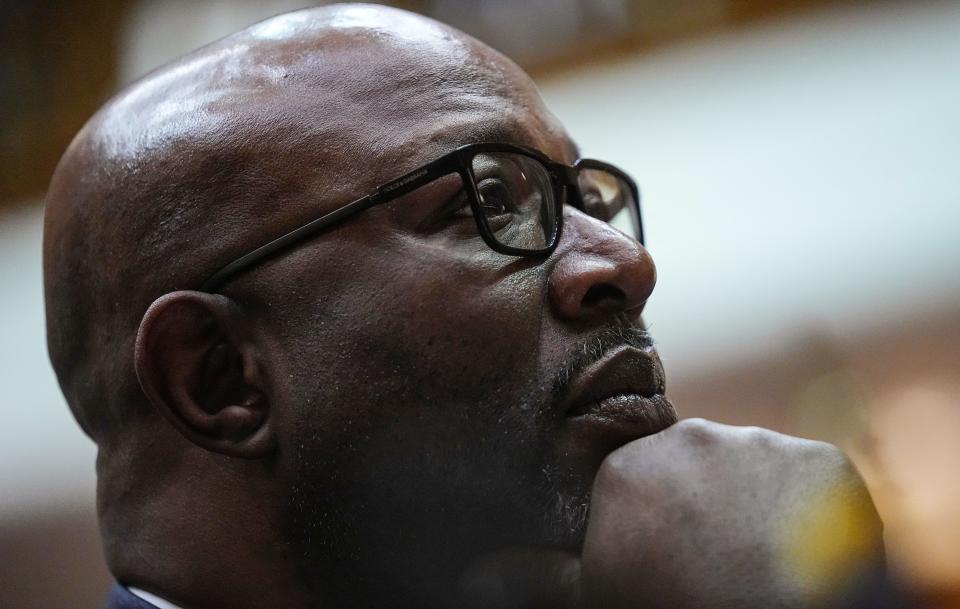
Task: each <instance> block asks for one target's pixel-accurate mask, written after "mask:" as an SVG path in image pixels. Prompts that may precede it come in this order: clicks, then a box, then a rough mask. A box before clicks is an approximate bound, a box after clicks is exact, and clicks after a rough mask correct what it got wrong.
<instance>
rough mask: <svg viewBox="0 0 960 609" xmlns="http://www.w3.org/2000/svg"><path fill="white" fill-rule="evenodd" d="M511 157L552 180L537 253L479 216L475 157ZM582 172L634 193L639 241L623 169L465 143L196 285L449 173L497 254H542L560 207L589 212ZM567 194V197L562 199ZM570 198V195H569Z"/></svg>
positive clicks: (217, 282) (212, 282) (211, 287)
mask: <svg viewBox="0 0 960 609" xmlns="http://www.w3.org/2000/svg"><path fill="white" fill-rule="evenodd" d="M490 152H493V153H496V152H501V153H510V154H520V155H525V156H528V157H530V158H532V159H534V160H536V161H538V162H539V163H541V164H542V165H543V166H544V167H546V169H547V171H548V174H549V175H550V181H551V184H552V186H553V190H554V193H553V194H554V201H555V204H556V210H555V215H554V217H555V218H556V220H555V222H556V226H555V230H554V231H553V239H552V241H551V242H550V243H549V244H547V246H546V247H543V248H539V249H523V248H515V247H510V246H508V245H504V244H502V243H500V242H499V241H497V239H496V237H494V235H493V232H492V231H491V230H490V228H489V226H488V225H487V219H486V217H485V215H484V214H483V211H482V209H481V202H480V193H479V190H478V189H477V183H476V179H475V177H474V174H473V165H472V161H473V158H474V157H475V156H476V155H477V154H480V153H490ZM581 169H597V170H601V171H606V172H608V173H610V174H613V175H614V176H616V177H618V178H620V179H622V180H623V181H624V182H625V183H626V184H627V185H628V186H629V187H630V189H631V191H632V195H633V205H634V206H635V209H634V213H635V217H636V220H637V231H638V232H637V238H638V240H639V241H640V243H641V244H642V243H643V220H642V219H641V216H640V191H639V188H638V187H637V183H636V182H634V180H633V178H631V177H630V176H629V175H627V174H626V173H625V172H624V171H623V170H621V169H619V168H617V167H615V166H613V165H610V164H609V163H605V162H603V161H598V160H595V159H579V160H577V161H576V162H574V164H573V165H564V164H563V163H558V162H556V161H554V160H553V159H551V158H549V157H547V156H546V155H545V154H543V153H542V152H540V151H539V150H535V149H533V148H527V147H526V146H519V145H516V144H506V143H494V142H481V143H476V144H466V145H464V146H460V147H459V148H457V149H456V150H454V151H452V152H449V153H447V154H445V155H443V156H441V157H440V158H438V159H436V160H433V161H430V162H429V163H426V164H425V165H421V166H420V167H417V168H416V169H413V170H411V171H408V172H407V173H405V174H403V175H402V176H400V177H398V178H395V179H393V180H390V181H389V182H387V183H385V184H382V185H380V186H378V187H376V188H375V189H374V191H373V192H371V193H369V194H367V195H364V196H362V197H360V198H359V199H356V200H354V201H351V202H350V203H347V204H346V205H343V206H342V207H339V208H337V209H335V210H334V211H331V212H328V213H326V214H324V215H322V216H320V217H319V218H316V219H314V220H311V221H310V222H307V223H306V224H304V225H303V226H300V227H298V228H295V229H293V230H292V231H290V232H288V233H286V234H284V235H281V236H280V237H277V238H276V239H274V240H272V241H270V242H268V243H265V244H264V245H261V246H260V247H258V248H256V249H254V250H252V251H250V252H248V253H246V254H244V255H243V256H241V257H239V258H237V259H236V260H233V261H232V262H230V263H228V264H226V265H224V266H223V267H221V268H220V269H219V270H217V271H216V272H215V273H214V274H213V275H211V276H210V277H208V278H207V279H206V280H205V281H204V282H203V284H202V285H201V286H200V290H201V291H204V292H213V291H215V290H216V289H217V288H219V287H221V286H222V285H223V284H224V283H225V282H226V281H227V280H228V279H230V278H231V277H233V276H235V275H237V274H239V273H241V272H243V271H245V270H247V269H248V268H250V267H252V266H255V265H256V264H259V263H260V262H262V261H264V260H266V259H267V258H269V257H271V256H273V255H274V254H276V253H278V252H280V251H281V250H284V249H286V248H288V247H290V246H292V245H294V244H296V243H298V242H300V241H303V240H305V239H308V238H310V237H312V236H314V235H316V234H317V233H319V232H320V231H322V230H324V229H325V228H328V227H330V226H331V225H333V224H335V223H337V222H340V221H341V220H344V219H346V218H348V217H350V216H352V215H354V214H358V213H360V212H362V211H364V210H366V209H369V208H371V207H373V206H374V205H379V204H381V203H387V202H389V201H393V200H394V199H397V198H399V197H402V196H403V195H405V194H408V193H410V192H412V191H414V190H416V189H418V188H420V187H421V186H425V185H426V184H428V183H430V182H432V181H433V180H436V179H439V178H442V177H444V176H447V175H450V174H452V173H458V174H459V175H460V178H461V180H462V181H463V184H464V187H465V188H466V190H467V194H468V202H469V203H470V207H471V209H472V211H473V217H474V219H475V220H476V223H477V229H478V230H479V232H480V237H481V238H482V239H483V240H484V242H485V243H486V244H487V245H488V246H489V247H490V248H491V249H492V250H494V251H495V252H499V253H501V254H507V255H509V256H525V257H534V256H546V255H549V254H550V253H551V252H553V250H555V249H556V247H557V243H558V242H559V241H560V235H561V233H562V230H563V206H564V205H565V204H568V205H572V206H573V207H574V208H576V209H579V210H580V211H583V212H584V213H587V212H586V211H585V210H584V204H583V196H582V193H581V191H580V184H579V180H578V177H579V173H580V170H581ZM565 195H567V196H565ZM569 195H572V196H569Z"/></svg>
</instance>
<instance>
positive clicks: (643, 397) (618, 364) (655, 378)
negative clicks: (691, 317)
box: [563, 346, 677, 450]
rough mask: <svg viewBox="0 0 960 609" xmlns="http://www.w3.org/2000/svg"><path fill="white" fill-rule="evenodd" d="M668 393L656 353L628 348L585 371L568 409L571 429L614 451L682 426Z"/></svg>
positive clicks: (567, 403) (576, 382) (572, 391)
mask: <svg viewBox="0 0 960 609" xmlns="http://www.w3.org/2000/svg"><path fill="white" fill-rule="evenodd" d="M664 392H665V379H664V373H663V367H662V365H661V364H660V359H659V358H658V357H657V354H656V351H654V349H653V348H652V347H651V348H648V349H638V348H636V347H632V346H623V347H619V348H617V349H615V350H613V351H612V352H610V353H609V354H608V355H607V356H606V357H604V358H603V359H601V360H599V361H597V362H596V363H594V364H592V365H590V366H589V367H587V368H586V369H584V370H583V371H582V372H581V374H580V375H579V376H578V377H577V378H576V379H575V380H574V382H573V384H572V385H571V387H570V390H569V392H568V397H567V399H566V400H564V402H563V404H564V408H563V410H564V412H565V415H566V421H567V424H568V425H571V426H573V427H574V428H580V430H581V432H582V433H587V434H588V435H590V436H594V437H595V438H596V439H597V440H603V444H606V445H609V446H608V448H609V449H610V450H612V449H613V448H616V447H617V446H619V445H622V444H625V443H627V442H629V441H631V440H635V439H638V438H642V437H645V436H649V435H652V434H655V433H657V432H660V431H663V430H664V429H666V428H667V427H670V426H671V425H673V424H674V423H676V422H677V414H676V412H675V411H674V409H673V406H672V405H671V404H670V402H669V400H667V398H666V396H665V395H664ZM578 435H580V434H578Z"/></svg>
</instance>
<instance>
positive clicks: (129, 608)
mask: <svg viewBox="0 0 960 609" xmlns="http://www.w3.org/2000/svg"><path fill="white" fill-rule="evenodd" d="M106 609H157V608H156V607H155V606H153V605H151V604H150V603H148V602H147V601H145V600H143V599H142V598H140V597H139V596H137V595H136V594H134V593H133V592H130V591H129V590H127V589H126V588H124V587H123V586H121V585H120V584H117V585H115V586H114V587H113V589H112V590H110V596H109V597H107V607H106Z"/></svg>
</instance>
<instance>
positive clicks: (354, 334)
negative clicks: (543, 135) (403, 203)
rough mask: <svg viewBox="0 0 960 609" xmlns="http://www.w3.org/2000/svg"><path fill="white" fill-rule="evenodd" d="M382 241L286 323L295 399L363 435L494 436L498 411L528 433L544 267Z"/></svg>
mask: <svg viewBox="0 0 960 609" xmlns="http://www.w3.org/2000/svg"><path fill="white" fill-rule="evenodd" d="M382 243H383V246H382V249H379V250H378V249H368V250H367V251H366V253H365V254H364V256H363V257H362V258H361V259H360V260H361V262H360V263H358V264H356V265H355V266H354V267H353V268H351V269H347V270H348V271H349V272H345V273H342V274H341V276H340V277H336V275H334V281H332V282H330V283H329V284H328V285H326V286H324V287H323V288H322V290H321V291H322V293H323V294H325V295H326V296H324V297H322V298H317V299H316V300H315V301H313V302H312V303H310V306H307V307H304V309H305V310H306V311H308V313H307V314H306V317H308V318H309V319H307V320H302V319H301V320H296V321H294V322H291V323H290V324H289V326H290V328H289V329H290V331H291V332H295V333H297V339H296V345H295V346H293V349H292V350H293V351H294V352H296V353H297V354H298V361H297V362H296V364H295V366H296V368H297V370H296V371H295V372H294V371H292V372H294V374H295V376H296V377H299V378H300V379H301V381H300V382H299V383H298V385H299V386H300V387H301V388H302V389H303V390H305V392H309V394H310V395H301V396H300V401H303V400H306V399H309V400H310V402H311V404H314V405H316V404H322V405H323V408H322V411H320V412H318V411H317V410H316V408H311V409H310V410H311V413H310V414H311V416H314V417H315V416H321V417H324V418H330V419H338V420H337V421H336V423H337V424H336V425H334V426H333V427H334V428H342V427H343V426H344V425H348V426H349V428H351V429H354V430H358V431H359V430H360V429H361V428H367V429H366V432H365V433H367V434H370V435H373V434H379V433H382V430H383V429H385V428H389V429H397V428H399V427H407V426H411V425H412V426H416V428H417V436H418V439H419V440H420V441H423V442H428V441H429V442H435V443H444V442H454V441H456V442H458V443H462V442H463V437H464V436H466V437H477V436H478V435H489V434H492V433H495V431H494V429H495V428H497V427H502V426H503V423H504V419H505V418H506V419H507V420H512V421H513V428H514V429H515V430H516V431H517V432H518V433H520V432H525V433H533V430H532V429H531V427H533V426H534V425H535V423H534V422H532V421H531V419H532V418H533V416H532V414H531V413H532V412H535V411H536V410H537V408H536V405H537V404H536V403H537V402H539V401H542V400H543V395H542V392H541V387H540V384H539V383H538V378H537V367H538V360H539V348H540V336H541V326H542V323H543V314H544V310H545V309H544V301H543V299H544V293H545V290H544V285H545V283H544V278H543V275H542V270H541V268H540V267H539V266H537V265H531V264H523V265H521V264H518V263H517V259H513V258H506V257H503V256H498V255H496V254H495V253H493V252H489V251H488V250H487V251H482V250H481V251H477V248H470V247H463V248H459V249H457V248H453V247H448V245H449V244H438V243H435V242H432V241H429V240H425V239H421V238H414V237H397V238H394V239H393V240H390V239H386V240H383V241H382ZM387 246H392V248H391V251H387ZM481 247H485V246H482V245H481ZM354 258H355V257H354ZM361 278H362V280H361ZM295 326H296V327H295ZM297 327H299V328H309V332H307V333H306V334H304V333H303V332H302V330H299V331H298V330H297ZM308 388H309V389H308ZM531 405H534V407H533V408H531ZM343 420H347V421H348V422H347V423H344V422H343ZM456 436H460V438H456ZM461 445H462V444H461Z"/></svg>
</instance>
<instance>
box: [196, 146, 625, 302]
mask: <svg viewBox="0 0 960 609" xmlns="http://www.w3.org/2000/svg"><path fill="white" fill-rule="evenodd" d="M451 174H459V176H460V178H461V180H462V183H463V189H462V190H463V193H464V194H465V195H466V198H467V202H468V203H469V205H470V209H471V211H472V215H473V218H474V219H475V220H476V224H477V231H478V232H479V234H480V236H481V237H482V238H483V240H484V242H486V244H487V245H488V246H489V247H490V248H491V249H493V250H494V251H496V252H499V253H501V254H507V255H510V256H546V255H548V254H550V253H551V252H552V251H553V250H554V249H555V248H556V247H557V243H558V242H559V240H560V232H561V230H562V229H563V206H564V205H570V206H572V207H574V208H576V209H579V210H580V211H582V212H584V213H585V214H587V215H589V216H591V217H593V218H596V219H598V220H603V221H604V222H607V223H609V224H610V225H611V226H613V227H614V228H617V229H619V230H620V231H622V232H623V233H625V234H626V235H628V236H630V237H632V238H634V239H636V240H637V241H639V242H640V243H643V225H642V223H641V219H640V192H639V190H638V189H637V185H636V183H635V182H634V181H633V180H632V179H631V178H630V176H628V175H627V174H626V173H624V172H623V171H621V170H620V169H617V168H616V167H614V166H613V165H610V164H608V163H604V162H602V161H596V160H593V159H580V160H579V161H577V162H576V163H574V164H573V165H564V164H562V163H557V162H555V161H553V160H551V159H550V158H548V157H547V156H546V155H544V154H543V153H541V152H539V151H537V150H533V149H531V148H526V147H524V146H516V145H513V144H499V143H480V144H467V145H466V146H461V147H460V148H457V149H456V150H454V151H453V152H450V153H448V154H445V155H444V156H442V157H440V158H438V159H436V160H434V161H431V162H429V163H427V164H426V165H422V166H420V167H418V168H416V169H414V170H413V171H410V172H407V173H406V174H404V175H402V176H400V177H398V178H396V179H394V180H391V181H390V182H387V183H386V184H383V185H381V186H378V187H377V188H376V189H375V190H374V191H373V192H372V193H370V194H367V195H365V196H363V197H360V198H359V199H357V200H355V201H353V202H351V203H347V204H346V205H344V206H343V207H340V208H338V209H336V210H334V211H331V212H329V213H327V214H324V215H323V216H321V217H319V218H317V219H315V220H312V221H310V222H308V223H306V224H304V225H303V226H301V227H299V228H296V229H294V230H292V231H290V232H289V233H287V234H285V235H282V236H280V237H278V238H276V239H274V240H273V241H270V242H269V243H266V244H264V245H262V246H260V247H258V248H256V249H255V250H253V251H251V252H249V253H247V254H245V255H243V256H241V257H240V258H237V259H236V260H234V261H233V262H230V263H229V264H227V265H225V266H224V267H222V268H221V269H220V270H218V271H217V272H216V273H214V274H213V275H211V276H210V277H209V278H208V279H207V280H206V281H204V282H203V285H202V286H201V287H200V289H201V290H203V291H205V292H212V291H214V290H216V289H217V288H219V287H220V286H222V285H223V284H224V283H225V282H226V281H227V280H228V279H230V278H232V277H234V276H235V275H237V274H239V273H241V272H243V271H245V270H247V269H249V268H251V267H252V266H254V265H256V264H259V263H260V262H263V261H264V260H266V259H267V258H269V257H271V256H273V255H275V254H277V253H278V252H280V251H281V250H284V249H287V248H289V247H290V246H292V245H294V244H296V243H299V242H301V241H303V240H305V239H308V238H310V237H312V236H314V235H316V234H317V233H319V232H320V231H322V230H324V229H326V228H329V227H330V226H332V225H333V224H335V223H337V222H340V221H342V220H345V219H346V218H348V217H350V216H352V215H354V214H357V213H360V212H361V211H364V210H365V209H369V208H371V207H373V206H374V205H379V204H381V203H386V202H388V201H392V200H394V199H397V198H399V197H401V196H403V195H405V194H407V193H410V192H412V191H414V190H416V189H418V188H420V187H422V186H425V185H426V184H428V183H430V182H432V181H434V180H437V179H439V178H442V177H445V176H448V175H451Z"/></svg>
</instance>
